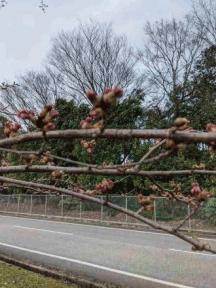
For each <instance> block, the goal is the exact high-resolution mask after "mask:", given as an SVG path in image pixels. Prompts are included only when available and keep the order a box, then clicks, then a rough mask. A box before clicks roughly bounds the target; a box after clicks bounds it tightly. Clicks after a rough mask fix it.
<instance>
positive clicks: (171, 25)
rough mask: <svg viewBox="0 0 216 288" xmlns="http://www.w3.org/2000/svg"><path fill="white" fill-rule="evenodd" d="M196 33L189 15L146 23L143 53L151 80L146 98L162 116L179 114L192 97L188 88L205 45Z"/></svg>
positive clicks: (145, 70)
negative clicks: (180, 18) (178, 19)
mask: <svg viewBox="0 0 216 288" xmlns="http://www.w3.org/2000/svg"><path fill="white" fill-rule="evenodd" d="M195 32H196V31H194V26H193V23H192V21H191V17H189V16H187V17H185V19H184V20H183V21H177V20H175V19H173V20H171V21H165V20H161V21H159V22H155V23H154V24H151V23H149V22H148V23H147V24H146V26H145V36H146V44H145V47H144V51H143V52H142V51H141V52H140V55H141V60H142V63H143V64H144V66H143V69H144V77H146V78H147V80H148V81H147V88H148V92H149V98H147V99H149V101H150V103H151V106H152V105H153V106H154V107H156V110H158V112H159V113H158V112H157V113H158V114H161V117H162V118H163V117H172V118H176V117H178V116H179V115H180V114H181V104H182V103H183V102H184V101H187V100H188V97H189V96H190V93H188V92H189V91H188V89H187V87H188V83H189V81H190V79H191V74H192V71H193V68H194V64H195V62H196V61H197V59H198V56H199V55H200V52H201V48H202V38H201V37H200V36H201V34H202V31H200V32H199V33H195ZM162 111H163V112H162Z"/></svg>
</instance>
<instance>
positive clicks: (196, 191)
mask: <svg viewBox="0 0 216 288" xmlns="http://www.w3.org/2000/svg"><path fill="white" fill-rule="evenodd" d="M190 192H191V195H192V196H193V197H194V198H195V199H196V200H197V201H199V202H202V201H205V200H207V199H208V198H210V197H213V193H212V192H208V191H205V190H202V189H201V188H200V186H199V184H198V183H197V182H193V183H192V184H191V191H190Z"/></svg>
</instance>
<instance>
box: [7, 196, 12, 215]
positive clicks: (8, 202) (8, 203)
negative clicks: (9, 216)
mask: <svg viewBox="0 0 216 288" xmlns="http://www.w3.org/2000/svg"><path fill="white" fill-rule="evenodd" d="M10 198H11V195H8V201H7V206H6V211H8V207H9V205H10Z"/></svg>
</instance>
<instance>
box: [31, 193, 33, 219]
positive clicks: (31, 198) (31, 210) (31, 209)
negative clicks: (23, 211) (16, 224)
mask: <svg viewBox="0 0 216 288" xmlns="http://www.w3.org/2000/svg"><path fill="white" fill-rule="evenodd" d="M32 197H33V196H32V195H31V197H30V215H32V204H33V199H32Z"/></svg>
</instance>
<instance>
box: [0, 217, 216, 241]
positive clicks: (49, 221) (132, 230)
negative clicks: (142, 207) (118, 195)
mask: <svg viewBox="0 0 216 288" xmlns="http://www.w3.org/2000/svg"><path fill="white" fill-rule="evenodd" d="M1 217H6V218H16V219H19V218H20V219H24V220H28V221H36V222H37V221H39V222H41V221H43V222H48V223H57V224H63V225H64V224H67V225H71V226H74V225H77V226H88V227H94V228H99V229H109V230H119V231H124V232H127V231H130V232H134V233H143V234H152V235H162V236H166V237H175V238H176V236H174V235H170V234H167V233H161V232H151V231H141V230H135V229H127V228H117V227H105V226H98V225H94V224H81V223H68V222H62V221H54V220H47V219H34V218H31V219H30V218H26V217H17V216H6V215H0V218H1ZM191 238H192V237H191ZM198 239H201V240H208V241H216V239H212V238H202V237H198Z"/></svg>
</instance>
